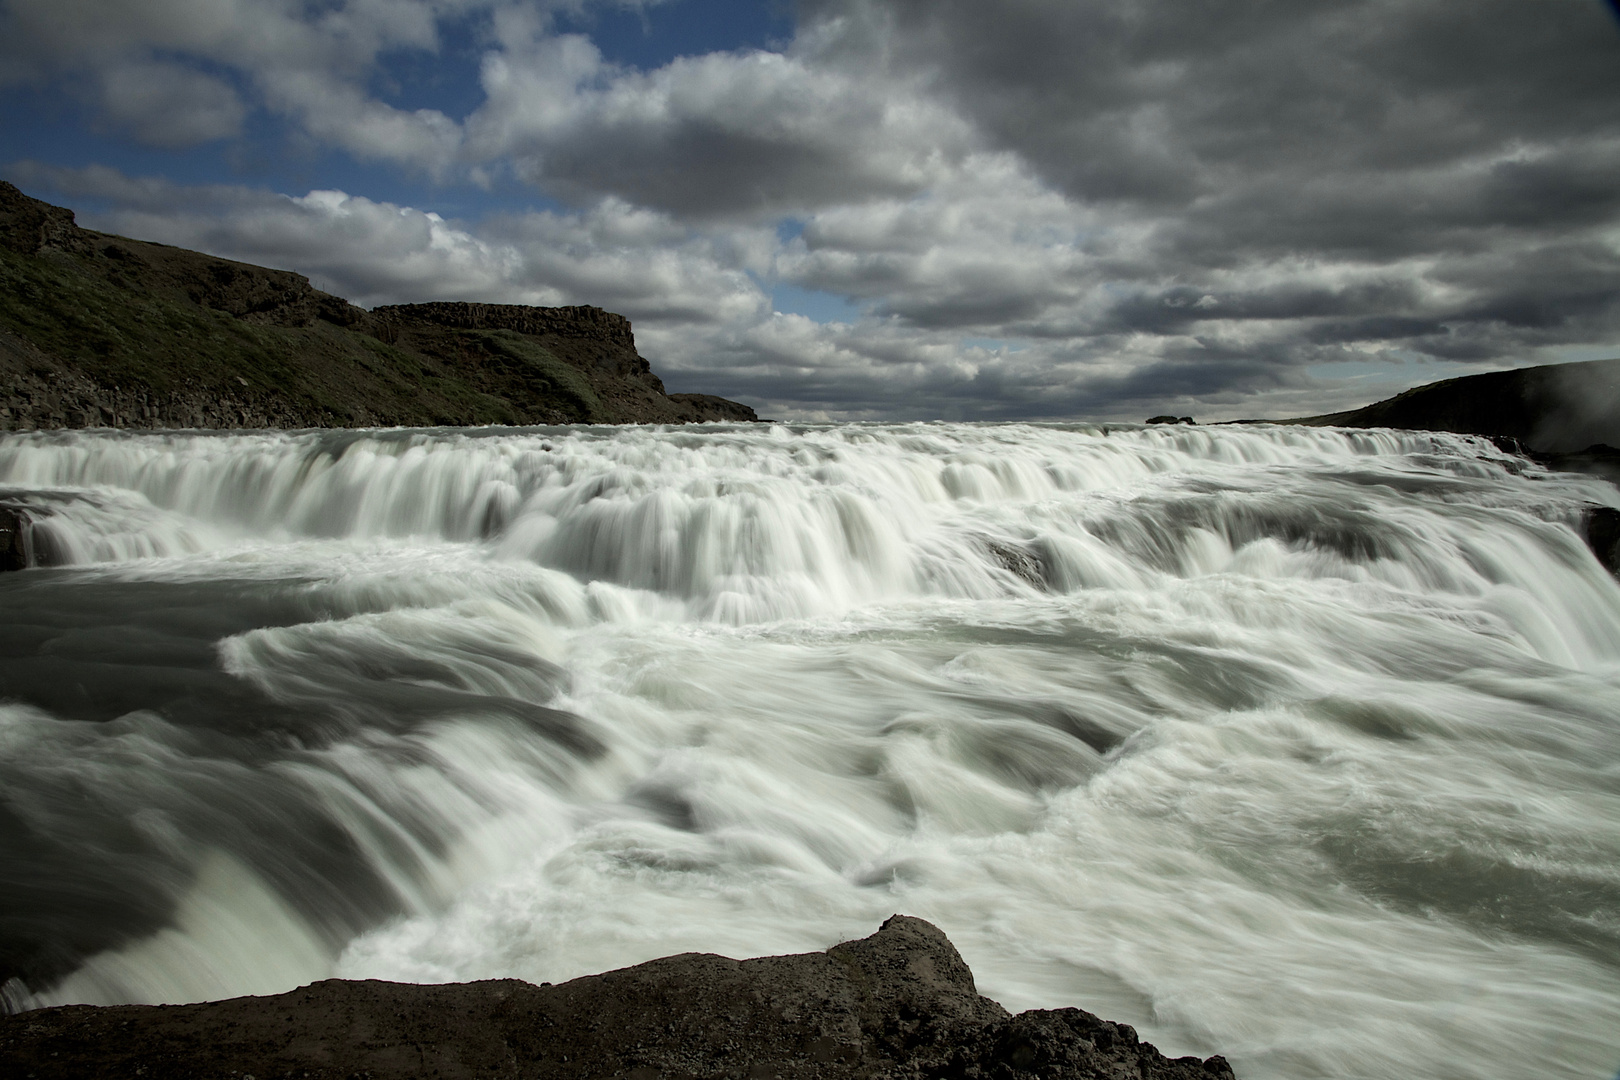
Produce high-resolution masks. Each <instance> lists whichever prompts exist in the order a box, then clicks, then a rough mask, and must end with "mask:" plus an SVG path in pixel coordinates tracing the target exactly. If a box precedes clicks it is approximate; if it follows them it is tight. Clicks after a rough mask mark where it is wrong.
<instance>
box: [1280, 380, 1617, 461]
mask: <svg viewBox="0 0 1620 1080" xmlns="http://www.w3.org/2000/svg"><path fill="white" fill-rule="evenodd" d="M1282 422H1283V423H1288V424H1312V425H1316V426H1335V427H1392V428H1408V429H1411V430H1416V431H1454V432H1458V433H1460V434H1465V435H1495V436H1501V437H1504V438H1509V439H1515V440H1517V441H1518V442H1519V443H1521V444H1522V445H1523V446H1524V447H1525V448H1530V449H1534V450H1535V451H1537V452H1540V453H1549V454H1568V453H1571V452H1575V451H1580V450H1581V449H1582V448H1583V447H1589V446H1592V445H1593V444H1607V445H1609V446H1615V445H1620V359H1616V360H1591V361H1587V362H1585V363H1579V364H1546V365H1543V366H1541V367H1528V368H1517V369H1515V370H1513V371H1492V372H1487V373H1486V374H1483V375H1465V376H1463V377H1461V378H1457V379H1445V380H1442V381H1441V382H1433V383H1426V384H1424V385H1423V386H1416V387H1413V388H1412V389H1410V390H1407V391H1405V392H1404V393H1400V394H1397V395H1395V396H1394V397H1392V398H1386V399H1384V400H1383V401H1375V402H1373V403H1372V404H1371V405H1367V406H1365V407H1363V408H1360V409H1352V410H1350V411H1349V412H1341V413H1328V414H1326V415H1323V416H1307V417H1302V418H1300V419H1297V420H1285V421H1282Z"/></svg>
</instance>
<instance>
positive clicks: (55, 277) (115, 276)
mask: <svg viewBox="0 0 1620 1080" xmlns="http://www.w3.org/2000/svg"><path fill="white" fill-rule="evenodd" d="M755 419H757V418H756V417H755V415H754V412H753V410H752V409H750V408H749V407H748V406H746V405H741V404H739V403H737V402H734V401H727V400H726V399H724V398H718V397H713V396H711V395H704V394H674V395H671V394H667V393H665V390H664V384H663V382H662V381H661V380H660V379H659V378H658V376H657V375H655V374H653V372H652V369H651V365H650V364H649V363H648V362H647V361H646V360H645V359H644V358H642V357H641V356H640V355H639V354H638V353H637V352H636V344H635V337H634V335H633V334H632V332H631V327H630V322H629V320H627V319H625V318H624V317H623V316H620V315H615V314H613V313H612V312H608V311H603V310H602V309H600V308H595V307H583V306H581V307H561V308H536V307H524V306H520V305H514V304H469V303H459V302H438V303H429V304H406V305H399V306H394V307H386V308H379V309H377V310H376V311H366V310H364V309H362V308H359V307H356V306H354V305H353V304H350V303H349V302H348V301H347V300H344V299H343V298H342V297H338V296H333V295H331V294H329V293H324V292H321V291H320V290H319V289H316V288H314V287H313V286H312V285H311V284H310V283H309V279H307V278H305V277H304V276H302V275H300V274H294V273H291V272H288V271H285V270H272V269H268V268H266V267H262V266H252V265H249V264H247V263H238V262H232V261H230V260H228V259H218V258H215V257H213V256H210V255H205V254H202V253H201V252H196V251H188V250H185V249H183V248H175V247H168V246H166V245H163V244H149V243H144V242H141V241H137V240H129V239H126V238H124V237H119V236H111V235H108V234H104V233H97V232H92V231H90V230H88V229H82V228H80V227H79V226H78V225H77V224H75V223H74V220H73V214H72V212H71V211H68V210H65V209H63V208H62V207H58V206H52V205H50V204H49V203H44V202H40V201H39V200H37V199H32V198H29V197H28V196H26V195H24V194H23V193H22V192H20V191H18V190H17V189H16V188H15V187H13V186H11V185H10V184H7V183H4V182H0V431H17V430H33V429H41V428H76V427H118V428H267V427H269V428H296V427H371V426H393V425H410V426H431V425H454V426H468V425H479V424H560V423H581V422H585V423H688V422H693V421H706V420H725V421H751V420H755Z"/></svg>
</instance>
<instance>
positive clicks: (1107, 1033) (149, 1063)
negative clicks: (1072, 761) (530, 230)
mask: <svg viewBox="0 0 1620 1080" xmlns="http://www.w3.org/2000/svg"><path fill="white" fill-rule="evenodd" d="M0 1064H4V1065H5V1066H6V1070H7V1075H10V1076H18V1077H33V1078H36V1080H55V1078H68V1077H73V1078H79V1077H86V1076H131V1077H133V1076H140V1077H142V1078H143V1080H168V1078H174V1080H182V1078H184V1080H190V1078H203V1077H210V1078H212V1077H229V1076H236V1077H239V1078H245V1077H248V1076H253V1077H257V1078H258V1080H270V1078H272V1077H283V1076H295V1077H310V1078H312V1080H325V1078H332V1080H335V1078H339V1077H342V1078H349V1077H366V1078H368V1080H391V1078H395V1077H423V1076H437V1077H443V1078H446V1080H448V1078H459V1077H465V1078H468V1080H471V1078H474V1077H477V1078H481V1080H483V1078H487V1080H498V1078H499V1080H504V1078H517V1077H580V1078H584V1077H632V1078H636V1080H643V1078H645V1080H652V1078H655V1077H671V1078H674V1077H717V1078H718V1077H728V1078H732V1077H734V1078H744V1077H747V1078H755V1077H804V1078H810V1077H816V1078H823V1080H832V1078H840V1077H894V1078H897V1080H898V1078H902V1077H904V1078H908V1080H909V1078H915V1080H923V1078H940V1080H944V1078H961V1080H969V1078H984V1080H991V1078H998V1080H1013V1078H1017V1077H1034V1076H1041V1077H1050V1078H1054V1080H1071V1078H1072V1080H1081V1078H1108V1080H1220V1078H1230V1077H1231V1076H1232V1071H1231V1069H1230V1068H1229V1067H1228V1065H1227V1064H1226V1061H1225V1060H1224V1059H1223V1058H1220V1057H1212V1058H1210V1059H1209V1060H1207V1061H1200V1060H1198V1059H1197V1058H1191V1057H1184V1058H1178V1059H1175V1060H1171V1059H1168V1058H1166V1057H1164V1056H1163V1055H1162V1054H1160V1053H1159V1052H1158V1051H1157V1050H1156V1049H1154V1048H1153V1047H1152V1046H1150V1045H1148V1044H1147V1043H1143V1042H1140V1041H1139V1040H1138V1039H1137V1037H1136V1032H1135V1031H1134V1030H1132V1029H1131V1028H1130V1027H1128V1026H1126V1025H1124V1024H1113V1023H1109V1022H1108V1021H1105V1020H1099V1019H1097V1018H1096V1017H1095V1016H1092V1015H1091V1014H1090V1013H1086V1012H1082V1011H1080V1010H1079V1009H1056V1010H1051V1011H1032V1012H1026V1013H1022V1014H1020V1015H1018V1016H1009V1015H1008V1014H1007V1012H1006V1010H1005V1009H1003V1008H1002V1007H1001V1006H1000V1005H997V1004H996V1003H995V1002H993V1001H991V1000H990V999H988V998H984V997H980V996H979V994H978V992H977V991H976V990H975V988H974V985H973V974H972V972H970V971H969V970H968V968H967V965H966V964H964V963H963V962H962V958H961V957H960V956H958V955H957V952H956V950H955V949H954V948H953V947H952V946H951V943H950V942H949V941H948V940H947V939H946V938H945V935H944V934H942V933H941V932H940V931H939V930H938V929H937V928H936V927H934V926H933V925H932V924H930V923H926V922H924V921H922V920H921V919H914V918H909V917H906V916H903V915H897V916H895V917H894V918H892V919H890V920H889V921H888V922H886V923H884V924H883V928H882V929H881V930H879V931H878V932H877V933H876V934H874V935H872V936H871V937H869V938H865V939H863V940H860V941H850V942H845V943H844V944H842V945H837V946H834V947H833V948H831V949H829V950H827V951H826V952H825V953H805V954H802V955H798V956H768V957H761V958H760V959H757V960H742V961H738V960H728V959H726V958H724V957H720V956H713V955H708V954H700V953H687V954H684V955H681V956H671V957H666V958H665V959H662V960H654V961H652V962H650V963H646V964H638V965H637V966H635V967H630V968H623V969H621V970H619V971H610V972H607V973H606V974H604V975H592V976H587V977H586V978H582V979H575V980H573V981H572V982H567V983H563V984H561V985H559V986H550V985H544V986H533V985H531V984H529V983H525V982H519V981H517V980H513V979H501V980H494V981H489V982H476V983H460V984H449V985H444V986H416V985H410V984H404V983H387V982H373V981H366V982H344V981H341V980H336V979H333V980H328V981H326V982H319V983H315V984H314V985H312V986H307V987H304V988H303V989H300V990H295V991H293V992H292V993H288V994H281V995H278V996H276V997H263V998H252V997H249V998H235V999H233V1000H230V1001H216V1002H207V1003H203V1004H198V1005H173V1006H147V1005H126V1006H118V1007H114V1008H95V1007H91V1006H66V1007H62V1008H53V1009H41V1010H38V1011H36V1012H29V1013H23V1014H20V1015H17V1016H11V1017H6V1018H4V1019H0Z"/></svg>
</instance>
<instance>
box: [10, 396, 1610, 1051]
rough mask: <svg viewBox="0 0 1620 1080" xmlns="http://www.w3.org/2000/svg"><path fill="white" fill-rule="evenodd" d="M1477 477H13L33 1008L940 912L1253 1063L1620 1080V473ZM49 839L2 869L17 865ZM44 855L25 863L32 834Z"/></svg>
mask: <svg viewBox="0 0 1620 1080" xmlns="http://www.w3.org/2000/svg"><path fill="white" fill-rule="evenodd" d="M1522 466H1523V463H1522V462H1518V461H1516V460H1514V459H1510V458H1507V457H1504V456H1503V455H1501V454H1499V453H1498V452H1497V451H1496V450H1494V449H1493V448H1492V447H1491V446H1489V445H1488V444H1486V443H1484V442H1481V441H1479V440H1474V439H1469V438H1465V437H1458V436H1446V435H1400V434H1394V433H1389V432H1339V431H1325V430H1308V429H1290V428H1222V429H1216V430H1211V429H1202V428H1198V429H1189V428H1175V429H1170V428H1156V429H1151V428H1150V429H1134V428H1132V429H1125V430H1117V429H1116V430H1113V431H1111V432H1106V433H1105V432H1104V431H1102V430H1100V429H1096V428H1087V427H1077V428H1058V427H1035V426H1011V425H992V426H977V425H907V426H883V427H874V426H851V427H826V428H811V429H792V430H789V429H786V428H780V427H776V428H767V427H764V426H748V427H736V428H704V429H675V430H660V429H648V428H619V429H577V430H568V429H555V430H547V431H530V432H515V433H514V432H510V431H466V432H456V431H435V432H383V433H307V434H262V435H234V436H228V435H206V434H203V435H196V434H175V435H125V434H112V433H99V434H97V433H60V434H36V435H27V436H21V435H11V436H5V437H3V438H0V499H11V500H12V501H16V500H19V499H20V500H22V501H24V502H27V503H28V504H29V505H32V506H36V507H40V506H44V507H48V509H49V510H50V511H51V513H50V516H49V517H45V518H42V519H41V524H40V526H39V534H42V537H43V539H42V542H44V543H46V544H47V545H48V546H49V548H50V550H51V551H53V552H55V553H56V554H57V556H58V557H59V558H65V559H67V560H69V561H71V562H72V563H73V565H70V566H64V567H59V568H52V569H36V570H29V571H25V572H22V573H18V574H9V575H4V576H3V578H0V610H4V611H5V612H6V618H5V620H4V622H5V626H4V628H3V631H0V642H3V645H0V660H3V663H0V700H3V701H6V702H9V703H7V704H0V807H3V809H4V811H5V813H6V814H7V815H8V817H7V821H5V822H0V836H9V837H10V839H9V840H7V839H0V857H3V858H4V861H3V862H0V867H4V868H5V869H3V870H0V878H3V880H0V884H3V885H4V886H5V889H4V899H0V927H3V928H5V933H6V934H7V935H9V936H8V937H7V938H6V942H5V943H4V944H3V945H0V949H3V950H4V951H0V959H3V960H4V963H5V964H6V965H8V967H7V971H8V972H9V973H10V974H13V975H15V976H16V979H15V981H13V982H11V983H10V984H8V987H7V996H8V999H9V1000H11V1001H12V1003H13V1005H14V1006H15V1005H22V1004H29V1003H54V1002H65V1001H92V1002H113V1001H131V1000H141V1001H182V1000H195V999H200V998H208V997H219V996H225V995H230V994H238V993H262V992H271V991H276V990H280V989H284V988H288V987H291V986H293V985H296V984H298V983H300V982H304V981H308V980H311V979H315V978H321V977H325V976H328V975H332V974H338V975H342V976H348V977H378V978H393V979H406V980H418V981H437V980H448V979H469V978H483V977H490V976H497V975H515V976H519V977H522V978H527V979H531V980H534V981H542V980H550V981H558V980H562V979H566V978H569V977H572V976H575V975H579V974H584V973H588V972H593V971H599V970H604V969H607V968H611V967H616V966H621V965H624V964H629V963H634V962H637V961H640V960H645V959H649V958H651V957H654V956H660V955H665V954H668V953H672V952H679V951H683V950H689V949H696V950H706V951H715V952H721V953H726V954H730V955H734V956H745V955H759V954H765V953H779V952H790V951H803V950H809V949H819V948H824V947H826V946H827V945H829V944H831V943H833V942H835V941H839V940H843V939H846V938H849V937H854V936H860V935H864V934H868V933H870V932H871V931H872V930H873V929H875V928H876V926H877V924H878V922H879V921H881V920H882V919H883V918H884V917H886V916H887V915H889V914H890V913H892V912H895V911H904V912H908V913H911V914H916V915H919V916H922V917H924V918H927V919H930V920H932V921H934V922H936V923H938V924H939V925H940V926H941V927H942V928H944V929H945V930H946V932H947V933H948V934H949V935H950V936H951V939H952V940H953V941H954V942H955V943H956V945H957V946H958V948H959V949H960V950H961V951H962V953H963V955H964V956H965V957H966V959H967V960H968V962H969V964H970V965H972V967H973V970H974V972H975V973H976V975H977V977H978V980H979V985H980V989H981V990H982V991H983V992H985V993H987V994H989V995H990V996H992V997H995V998H996V999H998V1000H1000V1001H1001V1002H1002V1003H1003V1004H1005V1005H1006V1006H1007V1007H1009V1008H1011V1009H1015V1010H1017V1009H1024V1008H1031V1007H1056V1006H1061V1005H1078V1006H1081V1007H1083V1008H1087V1009H1090V1010H1091V1011H1093V1012H1096V1013H1099V1014H1100V1015H1103V1016H1106V1017H1109V1018H1112V1019H1117V1020H1122V1021H1126V1022H1130V1023H1133V1024H1136V1025H1137V1026H1138V1028H1139V1029H1140V1030H1141V1032H1142V1034H1143V1036H1144V1037H1145V1038H1148V1039H1150V1040H1151V1041H1153V1042H1155V1043H1157V1044H1158V1045H1159V1046H1160V1047H1161V1048H1162V1049H1164V1050H1165V1051H1166V1052H1168V1053H1171V1054H1180V1053H1198V1054H1209V1053H1216V1052H1219V1053H1223V1054H1225V1055H1226V1056H1227V1057H1228V1058H1229V1059H1230V1060H1231V1061H1232V1062H1233V1064H1234V1066H1235V1068H1236V1069H1237V1072H1238V1075H1239V1076H1241V1077H1245V1078H1264V1077H1318V1076H1322V1077H1329V1076H1331V1077H1383V1076H1389V1077H1396V1076H1399V1077H1419V1076H1434V1077H1542V1076H1567V1077H1607V1076H1610V1075H1613V1073H1614V1070H1615V1067H1616V1065H1617V1064H1620V587H1617V585H1616V582H1615V581H1614V580H1613V579H1612V578H1610V577H1609V576H1608V575H1607V574H1606V573H1605V572H1604V570H1603V569H1602V568H1601V567H1600V566H1599V565H1598V564H1597V562H1596V561H1595V560H1594V558H1593V557H1592V556H1591V554H1590V553H1589V552H1588V551H1587V549H1586V548H1585V546H1584V544H1583V543H1582V541H1581V539H1580V537H1579V534H1578V528H1579V522H1580V517H1581V512H1582V509H1583V508H1584V507H1585V506H1588V505H1591V504H1594V503H1601V504H1606V505H1620V492H1617V491H1616V489H1615V488H1614V487H1612V486H1610V485H1608V484H1606V483H1603V482H1600V481H1597V480H1594V479H1590V478H1582V477H1575V476H1569V475H1560V474H1548V473H1546V472H1543V471H1541V470H1539V469H1537V468H1535V467H1522ZM24 837H25V838H26V840H24V839H20V838H24ZM8 844H10V845H11V846H9V847H8V846H6V845H8Z"/></svg>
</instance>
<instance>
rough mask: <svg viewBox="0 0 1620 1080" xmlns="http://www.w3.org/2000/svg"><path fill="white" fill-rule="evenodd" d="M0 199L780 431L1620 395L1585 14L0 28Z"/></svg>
mask: <svg viewBox="0 0 1620 1080" xmlns="http://www.w3.org/2000/svg"><path fill="white" fill-rule="evenodd" d="M0 176H3V177H5V178H6V179H9V180H11V181H12V182H14V183H16V184H17V185H18V186H19V187H21V188H22V189H23V190H24V191H27V192H29V193H30V194H33V195H36V196H38V197H40V198H45V199H49V200H51V201H53V202H58V203H61V204H64V205H68V206H71V207H74V208H75V209H76V210H77V211H78V212H79V219H80V221H81V223H83V224H86V225H88V226H90V227H93V228H99V229H103V230H106V231H112V232H119V233H124V234H126V235H130V236H135V237H140V238H143V239H151V240H159V241H163V242H167V243H173V244H181V245H184V246H187V247H195V248H201V249H203V250H206V251H210V252H214V253H216V254H219V255H223V256H227V257H231V258H237V259H243V260H246V261H250V262H256V263H262V264H266V265H271V266H277V267H284V268H287V269H292V270H297V271H300V272H302V273H305V274H308V275H309V276H310V278H311V279H312V280H314V282H315V283H316V284H317V285H318V286H320V287H322V288H325V289H328V290H330V291H333V292H336V293H339V294H341V295H344V296H347V297H349V298H350V299H352V300H354V301H355V302H357V303H360V304H363V305H366V306H372V305H375V304H382V303H395V302H405V301H416V300H428V299H443V298H455V299H469V300H489V301H500V302H510V303H527V304H575V303H586V304H596V305H599V306H601V307H605V308H608V309H610V310H613V311H618V312H621V313H623V314H625V315H628V316H629V317H630V318H631V319H632V320H633V322H634V324H635V331H636V338H637V342H638V344H639V346H640V349H641V352H642V354H643V355H645V356H647V357H648V358H649V359H651V360H652V361H653V364H654V367H655V369H656V370H658V371H659V372H660V373H661V374H662V375H663V376H664V378H665V381H666V383H667V384H668V385H669V386H670V388H671V389H672V390H687V391H703V392H710V393H718V394H723V395H725V396H727V397H732V398H736V399H739V400H742V401H746V402H748V403H749V404H751V405H754V406H755V407H756V408H758V409H759V410H760V411H761V414H762V415H768V416H775V417H781V418H806V419H809V418H818V417H831V418H848V419H879V418H949V419H1026V418H1027V419H1061V418H1079V417H1089V418H1097V419H1137V420H1140V419H1141V418H1142V417H1143V416H1144V415H1147V414H1149V413H1155V412H1175V413H1178V414H1185V413H1191V414H1192V415H1194V416H1197V417H1198V418H1199V419H1210V420H1218V419H1231V418H1236V417H1258V416H1270V417H1283V416H1294V415H1302V414H1307V413H1312V412H1322V411H1327V410H1330V409H1337V408H1346V407H1351V406H1355V405H1360V404H1365V403H1366V402H1368V401H1371V400H1374V399H1376V398H1379V397H1384V396H1387V395H1388V394H1389V393H1392V392H1394V391H1396V390H1399V389H1403V388H1405V387H1407V386H1410V385H1414V384H1417V383H1422V382H1428V381H1431V380H1433V379H1438V378H1446V377H1450V376H1453V375H1461V374H1468V373H1471V372H1475V371H1483V370H1488V369H1492V368H1499V367H1517V366H1523V365H1526V364H1531V363H1547V362H1555V361H1561V360H1580V359H1594V358H1598V357H1608V356H1620V7H1617V6H1616V4H1614V3H1606V2H1604V0H1222V2H1215V0H798V2H796V3H795V2H792V0H752V2H750V0H139V2H134V0H0Z"/></svg>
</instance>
